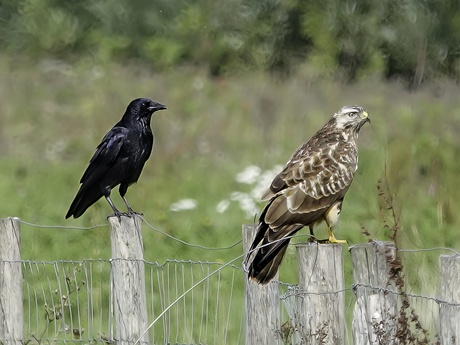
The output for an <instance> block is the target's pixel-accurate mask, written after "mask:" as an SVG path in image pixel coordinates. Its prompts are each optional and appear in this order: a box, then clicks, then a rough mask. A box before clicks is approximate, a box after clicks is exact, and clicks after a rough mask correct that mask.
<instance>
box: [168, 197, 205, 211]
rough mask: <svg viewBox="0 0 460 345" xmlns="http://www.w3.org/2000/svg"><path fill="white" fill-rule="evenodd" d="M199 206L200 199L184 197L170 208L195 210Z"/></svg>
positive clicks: (172, 209)
mask: <svg viewBox="0 0 460 345" xmlns="http://www.w3.org/2000/svg"><path fill="white" fill-rule="evenodd" d="M197 206H198V201H196V200H195V199H182V200H179V201H178V202H175V203H174V204H172V205H171V206H170V207H169V209H170V210H171V211H173V212H179V211H185V210H193V209H194V208H196V207H197Z"/></svg>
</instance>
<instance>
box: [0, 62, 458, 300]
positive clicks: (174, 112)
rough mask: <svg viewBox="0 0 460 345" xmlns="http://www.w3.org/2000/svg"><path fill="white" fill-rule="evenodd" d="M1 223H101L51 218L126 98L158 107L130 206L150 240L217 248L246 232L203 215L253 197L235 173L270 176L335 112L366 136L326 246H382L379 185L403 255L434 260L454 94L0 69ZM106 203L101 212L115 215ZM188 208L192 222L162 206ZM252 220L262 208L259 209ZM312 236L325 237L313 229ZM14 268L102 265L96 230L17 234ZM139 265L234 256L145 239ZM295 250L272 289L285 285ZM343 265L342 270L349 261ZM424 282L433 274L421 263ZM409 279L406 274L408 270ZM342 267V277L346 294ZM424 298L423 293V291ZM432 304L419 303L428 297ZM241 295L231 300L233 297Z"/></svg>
mask: <svg viewBox="0 0 460 345" xmlns="http://www.w3.org/2000/svg"><path fill="white" fill-rule="evenodd" d="M0 72H1V74H2V78H1V79H2V80H1V81H0V104H2V107H1V116H0V195H1V200H2V202H1V203H0V217H7V216H17V217H20V218H21V219H23V220H24V221H27V222H31V223H37V224H42V225H64V226H90V225H94V224H104V223H106V219H105V217H106V216H107V215H108V214H109V213H110V208H109V206H108V204H107V203H106V202H105V201H104V200H102V201H100V202H98V203H97V204H96V205H95V206H93V207H92V208H90V209H89V210H88V211H87V212H86V213H85V214H84V215H83V216H82V217H81V218H80V219H77V220H73V219H72V220H65V219H64V215H65V213H66V212H67V209H68V206H69V204H70V202H71V201H72V198H73V197H74V195H75V193H76V191H77V189H78V186H79V185H78V181H79V179H80V177H81V174H82V173H83V171H84V169H85V168H86V166H87V162H88V160H89V159H90V157H91V155H92V153H93V151H94V148H95V147H96V145H97V144H98V143H99V142H100V139H101V138H102V136H103V135H104V134H105V133H106V132H107V131H108V130H109V129H110V128H111V126H113V124H114V123H115V122H117V121H118V120H119V118H120V117H121V115H122V113H123V111H124V109H125V107H126V105H127V104H128V102H129V101H130V100H132V99H133V98H136V97H151V98H153V99H155V100H157V101H159V102H162V103H164V104H166V105H167V106H168V110H167V111H164V112H160V113H158V114H155V116H154V118H153V129H154V132H155V134H156V142H155V148H154V152H153V155H152V157H151V159H150V160H149V161H148V162H147V164H146V167H145V169H144V172H143V174H142V176H141V178H140V181H139V183H138V184H137V185H134V186H132V187H131V188H130V189H129V191H128V194H127V197H128V199H129V200H130V203H131V205H132V206H133V207H134V208H135V209H136V210H138V211H141V212H143V213H144V217H145V218H146V220H148V221H149V222H150V223H151V224H153V225H154V226H155V227H157V228H158V229H160V230H162V231H164V232H166V233H168V234H170V235H172V236H175V237H178V238H180V239H182V240H184V241H187V242H191V243H196V244H200V245H203V246H208V247H225V246H227V245H230V244H232V243H235V242H237V241H239V240H240V238H241V224H243V223H251V222H252V221H253V219H254V216H247V215H246V214H245V212H243V211H242V210H241V209H240V208H239V207H238V205H237V203H235V202H232V203H231V204H230V207H229V208H228V209H227V211H226V212H224V213H217V212H216V205H217V204H218V203H219V202H220V201H221V200H223V199H228V198H229V195H230V194H231V193H232V192H234V191H240V192H249V191H250V190H251V188H252V186H249V185H245V184H241V183H238V182H236V181H235V175H236V174H237V173H238V172H240V171H242V170H243V169H244V168H245V167H247V166H248V165H256V166H259V167H261V168H262V169H264V170H265V169H271V168H272V167H273V166H274V165H275V164H284V163H285V162H286V161H287V159H288V158H289V157H290V155H291V153H292V152H293V151H294V150H295V149H296V148H297V147H298V146H299V145H300V144H301V143H303V142H304V141H305V140H306V139H308V138H309V137H310V136H311V135H313V134H314V133H315V132H316V130H317V129H319V128H320V126H322V125H323V124H324V123H325V122H326V121H327V120H328V119H329V118H330V116H331V115H332V114H333V113H334V112H335V111H336V110H338V109H339V108H340V107H341V106H343V105H352V104H359V105H362V106H364V107H365V108H366V109H367V110H368V112H369V114H370V117H371V119H372V124H371V125H370V126H366V127H364V128H363V129H362V131H361V136H360V143H359V146H360V157H359V160H360V167H359V170H358V173H357V175H356V177H355V180H354V182H353V185H352V187H351V188H350V190H349V192H348V194H347V197H346V199H345V203H344V207H343V212H342V216H341V224H340V229H339V230H338V234H337V236H338V237H339V238H345V239H347V240H348V241H349V242H350V243H351V244H355V243H361V242H364V241H367V240H368V236H366V235H364V234H362V229H363V228H364V229H366V230H367V231H368V232H369V233H370V234H371V237H373V238H378V239H381V240H384V239H388V233H387V230H386V229H385V228H384V221H386V222H387V223H388V224H390V225H391V223H392V219H391V217H390V213H389V212H388V211H386V210H382V207H381V206H382V200H381V198H380V197H379V196H378V191H377V184H378V181H379V179H381V178H383V179H385V180H386V181H387V183H388V185H389V186H390V188H391V194H392V195H393V197H394V206H395V209H396V210H397V213H398V214H399V215H400V222H399V226H400V230H399V232H398V242H399V243H398V245H399V246H400V247H402V248H426V247H435V246H447V247H451V248H454V249H456V250H459V249H460V248H459V246H458V243H459V241H460V232H459V231H458V229H459V228H460V217H459V216H458V214H457V212H456V210H458V209H460V202H459V201H458V198H456V197H455V196H456V192H455V191H456V187H457V183H458V174H459V173H460V161H459V160H458V157H459V155H460V139H459V137H458V135H457V133H458V131H459V130H460V122H459V119H460V99H459V98H458V87H457V86H455V85H451V84H449V83H448V82H443V81H439V83H438V84H436V85H430V86H427V87H426V88H425V89H424V90H421V91H419V92H417V93H410V92H408V91H406V90H404V88H403V87H402V86H400V85H399V84H398V83H388V82H381V81H380V80H376V79H372V78H370V79H368V80H363V81H361V82H359V83H357V84H355V85H341V84H338V83H333V82H330V81H323V80H315V79H313V78H310V77H309V76H308V75H303V74H302V73H300V74H299V75H297V76H295V77H292V78H291V79H289V80H285V81H279V80H274V79H272V78H270V77H268V76H265V75H262V74H251V73H247V74H245V75H238V76H235V77H233V78H227V79H210V78H208V77H206V76H205V74H203V73H202V72H201V71H199V70H192V69H191V70H186V69H184V70H179V71H176V72H170V73H168V74H162V73H154V72H152V71H150V70H149V69H148V68H142V67H134V66H118V65H107V66H92V65H90V64H88V63H83V62H82V63H77V64H75V65H70V66H67V65H66V66H63V65H62V64H57V63H55V62H52V61H51V62H49V61H48V62H43V63H39V64H32V63H28V62H26V61H13V60H12V59H9V58H6V57H4V56H3V57H0ZM115 194H117V193H114V200H115V203H116V204H117V205H119V206H120V208H121V207H122V202H121V200H120V199H119V197H118V196H116V195H115ZM183 198H192V199H195V200H197V202H198V206H197V207H196V208H195V209H193V210H187V211H181V212H173V211H171V210H170V205H171V204H173V203H174V202H176V201H178V200H180V199H183ZM259 205H260V207H262V206H263V205H262V204H259ZM317 231H318V236H319V237H321V236H322V235H323V236H324V235H325V234H326V230H325V228H324V227H323V228H319V229H318V230H317ZM21 240H22V243H21V246H22V257H23V258H24V259H29V260H59V259H74V260H79V259H85V258H103V259H108V258H109V257H110V241H109V231H108V228H97V229H95V230H91V231H79V230H66V229H41V228H35V227H30V226H26V225H23V226H22V231H21ZM144 243H145V258H146V259H147V260H149V261H158V262H160V263H161V262H164V261H165V260H166V259H168V258H169V259H191V260H195V261H199V260H202V261H205V260H210V261H219V262H227V261H229V260H231V259H233V258H234V257H236V256H238V255H240V254H241V245H239V246H236V247H234V248H232V249H231V250H226V251H205V250H200V249H197V248H192V247H189V246H185V245H183V244H180V243H178V242H175V241H172V240H171V239H168V238H166V237H165V236H163V235H161V234H159V233H157V232H155V231H152V230H151V229H149V228H148V227H147V226H145V225H144ZM293 253H294V249H292V250H291V249H290V250H289V252H288V257H287V258H286V260H285V263H284V265H283V267H282V269H281V274H280V279H281V280H284V281H290V282H295V277H294V273H293V272H294V271H295V269H291V267H292V265H293ZM346 261H349V260H348V259H347V260H346ZM406 261H407V267H406V268H407V270H408V278H409V281H410V282H412V284H413V285H414V286H416V287H417V286H423V285H424V284H423V283H421V282H420V278H419V277H420V276H424V277H425V276H426V278H422V279H427V281H429V274H426V275H420V267H418V266H417V270H413V271H414V272H418V273H415V274H414V276H411V273H410V272H411V270H412V268H413V267H414V266H415V265H419V262H420V261H419V260H418V259H411V258H408V259H407V260H406ZM422 262H423V265H426V271H427V272H429V270H430V269H432V268H433V267H434V266H436V265H437V261H436V260H432V259H427V260H422ZM411 265H414V266H411ZM350 272H351V267H350V264H349V263H347V264H346V275H347V279H348V280H349V281H350V279H351V278H350V277H351V275H350ZM433 288H434V289H435V288H436V287H433ZM430 291H432V290H430ZM240 293H242V291H240Z"/></svg>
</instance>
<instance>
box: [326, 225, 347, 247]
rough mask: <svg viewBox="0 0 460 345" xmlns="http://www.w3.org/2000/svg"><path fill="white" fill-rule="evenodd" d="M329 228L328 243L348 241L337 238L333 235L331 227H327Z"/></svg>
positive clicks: (344, 242)
mask: <svg viewBox="0 0 460 345" xmlns="http://www.w3.org/2000/svg"><path fill="white" fill-rule="evenodd" d="M328 229H329V238H328V240H327V241H328V243H339V244H346V243H348V241H347V240H338V239H336V238H335V236H334V232H333V231H332V228H330V227H328Z"/></svg>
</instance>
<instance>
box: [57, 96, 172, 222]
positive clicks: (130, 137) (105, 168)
mask: <svg viewBox="0 0 460 345" xmlns="http://www.w3.org/2000/svg"><path fill="white" fill-rule="evenodd" d="M162 109H166V107H165V106H164V105H163V104H160V103H156V102H154V101H152V100H150V99H148V98H138V99H135V100H133V101H132V102H131V103H129V105H128V108H126V111H125V114H124V115H123V117H122V119H121V120H120V121H119V122H118V123H117V124H116V125H115V126H114V127H113V128H112V129H111V130H110V131H109V132H108V133H107V134H106V135H105V137H104V138H103V139H102V142H101V143H100V144H99V146H98V147H97V148H96V152H95V153H94V155H93V157H92V158H91V160H90V163H89V166H88V168H87V169H86V171H85V173H84V174H83V176H82V178H81V180H80V183H81V186H80V189H79V190H78V192H77V195H76V196H75V199H74V200H73V202H72V205H70V208H69V211H68V212H67V214H66V216H65V217H66V218H69V217H71V216H73V217H74V218H78V217H80V216H81V215H82V214H83V213H84V212H85V211H86V209H87V208H88V207H90V206H91V205H92V204H94V203H95V202H96V201H98V200H99V199H100V198H101V197H102V196H104V197H105V198H106V199H107V201H108V203H109V204H110V206H111V207H112V210H113V212H114V215H115V216H117V217H120V216H121V215H123V213H121V212H120V211H118V209H117V208H116V207H115V205H114V203H113V201H112V199H111V198H110V192H111V190H112V188H114V187H115V186H117V185H120V187H119V192H120V195H121V197H122V198H123V201H124V202H125V204H126V207H127V208H128V213H127V214H128V215H132V214H134V213H135V212H134V211H133V209H132V208H131V206H130V205H129V203H128V201H127V200H126V198H125V194H126V191H127V190H128V187H129V186H130V185H131V184H133V183H135V182H137V180H138V179H139V176H140V175H141V172H142V168H143V167H144V164H145V162H146V161H147V159H148V158H149V157H150V153H151V152H152V147H153V133H152V130H151V128H150V120H151V118H152V114H153V113H154V112H155V111H157V110H162Z"/></svg>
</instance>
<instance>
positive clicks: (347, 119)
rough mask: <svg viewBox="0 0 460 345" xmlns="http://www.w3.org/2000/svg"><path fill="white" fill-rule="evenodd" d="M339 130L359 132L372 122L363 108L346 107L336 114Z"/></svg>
mask: <svg viewBox="0 0 460 345" xmlns="http://www.w3.org/2000/svg"><path fill="white" fill-rule="evenodd" d="M334 119H335V127H336V128H337V129H354V130H355V131H356V132H358V131H359V130H360V129H361V127H362V126H363V125H364V124H365V123H366V122H371V120H370V118H369V114H368V113H367V111H366V110H365V109H364V108H363V107H358V106H355V105H354V106H345V107H343V108H342V109H340V110H339V111H338V112H336V113H335V114H334Z"/></svg>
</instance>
